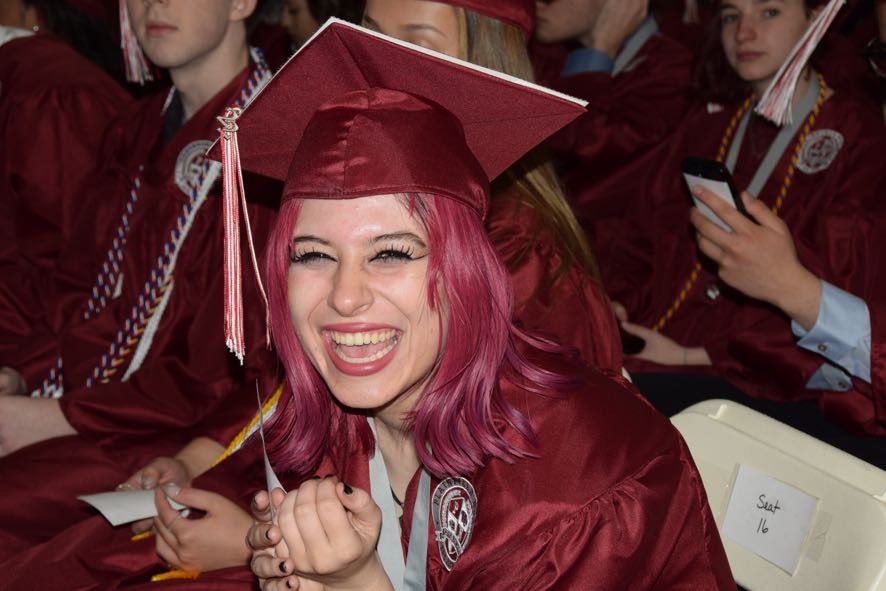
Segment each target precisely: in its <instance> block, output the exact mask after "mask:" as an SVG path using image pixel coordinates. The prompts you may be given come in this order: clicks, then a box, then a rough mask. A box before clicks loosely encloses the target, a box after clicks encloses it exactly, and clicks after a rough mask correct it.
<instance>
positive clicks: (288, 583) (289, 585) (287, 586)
mask: <svg viewBox="0 0 886 591" xmlns="http://www.w3.org/2000/svg"><path fill="white" fill-rule="evenodd" d="M286 588H287V589H292V581H290V580H288V579H287V581H286Z"/></svg>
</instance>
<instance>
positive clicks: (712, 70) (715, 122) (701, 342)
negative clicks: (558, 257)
mask: <svg viewBox="0 0 886 591" xmlns="http://www.w3.org/2000/svg"><path fill="white" fill-rule="evenodd" d="M819 8H820V6H819V3H818V2H813V1H803V0H786V1H782V2H779V1H775V0H765V1H761V2H758V1H751V0H724V1H722V2H721V3H720V4H719V13H720V26H719V40H718V43H717V46H716V51H714V52H713V53H711V54H710V55H709V56H708V57H706V58H705V59H704V61H703V63H702V64H701V69H700V76H701V78H702V79H704V80H706V81H705V83H704V84H700V86H699V88H700V89H704V90H705V94H704V95H700V97H701V96H703V97H704V98H708V99H710V100H709V101H707V102H700V104H698V105H697V107H696V108H695V109H694V110H693V111H692V112H691V113H690V115H689V116H688V117H687V118H686V120H685V121H684V122H683V124H682V125H681V127H680V129H679V130H678V132H677V133H676V134H675V136H674V138H673V139H672V140H671V141H670V142H668V143H667V144H665V145H663V146H662V147H660V148H659V149H658V150H656V152H654V153H652V154H651V155H650V156H649V157H647V158H645V159H643V160H642V161H639V162H637V163H635V165H634V166H633V167H632V168H631V169H629V170H628V171H626V172H625V173H624V174H617V175H614V176H613V177H612V178H610V179H608V180H607V181H606V184H605V186H603V187H601V190H613V191H620V192H621V193H622V194H623V195H624V196H625V198H626V199H628V198H635V197H636V199H635V200H634V203H635V204H636V207H635V208H634V210H633V211H632V212H631V221H630V223H629V224H628V226H627V227H626V229H625V232H624V234H623V236H622V238H621V239H620V240H619V243H618V244H617V245H616V247H615V248H614V252H613V253H612V254H611V256H610V257H607V258H606V259H605V260H604V263H605V265H604V267H603V273H604V284H605V285H606V286H607V289H608V291H609V293H610V296H611V297H612V299H613V301H616V302H618V303H619V304H618V305H617V306H616V307H617V311H618V313H619V315H620V318H621V319H622V321H623V322H622V326H623V328H624V329H625V330H626V331H628V332H630V333H632V334H635V335H637V336H639V337H641V338H643V339H645V341H646V346H645V348H644V349H643V350H642V351H641V352H640V353H639V354H638V355H636V356H633V357H629V358H628V360H627V361H626V366H627V368H628V370H629V371H631V373H632V375H633V376H634V378H635V380H636V383H637V384H638V385H639V386H640V389H641V390H642V391H644V393H646V394H647V396H648V397H649V398H650V399H651V400H652V401H653V402H654V403H655V404H656V405H657V406H659V408H660V409H661V410H663V411H664V412H667V413H673V412H677V411H679V410H681V409H682V408H684V407H685V406H688V405H689V404H691V403H693V402H694V401H697V400H700V399H705V398H713V397H717V396H725V397H733V398H741V397H745V398H747V400H749V401H750V402H751V403H752V404H753V403H754V401H755V400H768V401H775V402H779V403H780V402H788V401H791V402H800V401H806V402H803V403H801V404H799V405H790V406H785V405H781V404H769V403H767V404H766V405H765V406H766V407H767V409H769V408H776V409H782V410H783V411H784V416H779V418H781V419H783V420H784V419H790V416H791V415H796V414H797V412H798V411H797V409H798V408H800V407H804V408H811V410H810V412H809V414H810V415H812V416H814V417H815V420H818V418H819V417H821V415H822V414H824V415H826V416H827V417H828V418H829V419H830V420H831V421H833V422H834V423H836V424H837V425H839V427H835V426H834V425H833V424H832V423H831V422H829V421H826V420H821V421H820V424H817V425H816V427H814V428H809V426H808V424H807V425H803V424H800V423H796V422H795V423H794V424H795V425H796V426H799V427H801V428H804V429H806V430H807V431H809V432H811V433H813V434H814V435H816V436H819V437H821V438H823V439H828V437H830V435H834V436H835V438H836V439H839V438H840V437H842V435H843V433H844V432H849V433H850V434H861V435H886V413H884V411H883V406H884V405H883V401H882V400H880V398H881V397H882V393H879V394H878V393H877V390H876V388H873V389H871V388H866V387H865V386H864V381H863V380H856V381H854V382H852V383H851V384H850V387H849V388H848V389H845V390H840V389H835V388H834V387H833V386H830V385H827V384H821V385H819V386H818V387H815V388H813V387H811V386H810V380H811V379H812V377H813V375H815V374H816V372H818V371H819V369H820V368H821V365H822V360H821V357H820V356H819V355H817V354H814V353H812V352H809V351H807V350H805V349H802V348H801V347H797V346H796V338H795V336H794V334H793V332H792V330H791V319H790V318H789V316H788V315H787V314H785V313H784V312H782V311H779V310H778V309H776V308H775V307H773V306H772V305H770V304H767V303H766V302H765V301H763V300H761V299H757V298H756V297H749V295H748V294H744V293H741V292H740V291H738V290H736V289H734V288H733V287H731V286H730V285H729V282H728V281H723V280H722V279H720V277H718V274H717V273H718V265H717V264H716V262H715V261H713V260H711V259H710V258H709V257H708V256H707V255H706V253H705V252H704V250H703V249H700V248H699V246H698V244H697V243H696V240H695V232H694V231H693V228H692V226H691V225H690V219H689V217H690V210H691V207H690V204H691V201H690V200H689V198H688V195H687V191H686V188H685V185H684V181H683V178H682V175H681V163H682V161H683V159H685V158H686V157H687V156H696V157H703V158H708V159H713V160H717V161H719V162H721V163H723V164H724V165H725V166H726V168H727V169H729V170H730V171H731V173H732V176H733V177H734V181H735V186H736V187H737V188H738V189H739V190H742V191H744V190H747V191H748V192H749V193H750V194H753V195H756V196H757V198H758V200H759V204H758V206H765V207H766V208H767V209H769V210H772V211H774V212H776V213H777V214H778V216H779V217H780V218H781V219H782V220H783V222H784V224H785V227H786V228H788V230H789V233H790V237H791V239H792V240H793V241H794V243H795V244H796V252H797V258H798V260H799V261H800V262H801V263H802V265H803V266H804V267H805V268H807V269H809V270H810V271H811V272H812V273H814V274H815V275H816V276H817V277H820V278H822V279H824V280H826V281H827V282H829V283H830V284H831V285H834V286H836V287H838V288H840V289H843V290H844V291H848V292H852V293H865V294H866V296H865V298H866V299H869V298H870V299H869V301H872V300H876V298H877V297H879V294H882V290H883V289H884V288H886V285H880V284H879V283H878V281H877V274H876V269H875V267H874V266H873V265H871V262H872V258H873V257H874V256H875V255H874V253H878V252H880V251H881V250H882V249H883V246H884V245H883V244H881V239H880V238H879V235H880V234H881V233H880V232H878V231H877V228H878V227H882V226H881V225H880V224H881V223H882V222H881V220H882V213H883V212H884V204H883V200H882V193H881V192H880V191H878V188H879V187H882V186H883V184H882V183H883V167H882V166H881V163H880V162H879V160H878V158H877V155H878V154H882V153H884V152H883V151H884V149H886V137H884V133H883V125H882V122H881V121H880V120H879V119H878V118H877V117H876V114H875V113H872V112H871V110H870V109H869V108H866V106H865V101H866V100H869V99H867V98H866V97H855V96H854V95H853V94H852V92H851V91H850V90H848V89H847V90H844V89H839V90H835V89H834V88H832V87H831V86H829V85H828V83H827V80H826V79H825V78H824V77H823V76H821V75H820V74H819V73H818V72H817V71H816V70H815V69H814V67H813V66H812V65H806V67H805V69H804V71H803V73H802V75H801V76H800V79H799V83H798V85H797V88H796V92H795V94H794V97H793V102H792V115H793V119H792V120H793V123H792V124H790V125H786V126H784V127H781V128H779V127H777V126H775V125H773V124H771V123H769V122H768V121H766V120H764V119H763V118H761V117H758V116H756V115H754V114H753V109H754V106H755V104H756V101H757V98H758V97H759V96H761V95H762V94H763V93H764V91H765V90H766V89H767V88H768V86H769V84H770V82H771V81H772V79H773V78H774V77H775V75H776V73H777V72H778V70H779V68H780V67H781V65H782V63H783V62H784V61H785V60H786V59H787V58H788V56H789V54H790V52H791V50H792V48H793V47H794V46H795V45H796V43H797V42H798V40H799V39H800V38H801V37H802V35H803V33H804V31H805V30H806V28H807V27H808V26H809V24H810V23H811V21H812V19H813V18H814V16H815V15H816V10H817V9H819ZM700 92H701V90H700ZM634 179H636V180H634ZM632 180H633V182H632ZM638 182H640V183H642V184H641V185H640V186H638ZM755 207H756V206H755ZM751 213H753V211H751ZM761 247H762V246H761ZM777 254H778V253H777V252H776V251H773V250H767V251H766V254H765V256H766V257H767V258H769V259H774V258H775V257H776V255H777ZM751 295H753V294H751ZM813 323H814V321H813ZM848 381H849V380H847V382H848ZM760 404H761V405H762V403H760ZM773 412H775V411H773ZM770 414H773V413H772V412H770ZM810 420H813V419H810ZM819 427H820V429H819ZM832 431H833V432H832ZM850 437H852V436H851V435H850ZM836 439H834V440H832V443H836V444H839V445H843V444H841V443H839V442H837V441H836ZM851 446H854V443H851V444H846V445H845V446H844V448H847V447H851ZM860 446H861V448H864V447H865V446H864V444H863V443H861V444H860ZM852 451H853V453H857V454H859V455H864V454H865V451H864V449H856V448H855V447H852Z"/></svg>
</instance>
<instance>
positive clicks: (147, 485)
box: [142, 476, 154, 490]
mask: <svg viewBox="0 0 886 591" xmlns="http://www.w3.org/2000/svg"><path fill="white" fill-rule="evenodd" d="M152 488H154V479H153V478H150V477H147V476H146V477H144V478H142V490H151V489H152Z"/></svg>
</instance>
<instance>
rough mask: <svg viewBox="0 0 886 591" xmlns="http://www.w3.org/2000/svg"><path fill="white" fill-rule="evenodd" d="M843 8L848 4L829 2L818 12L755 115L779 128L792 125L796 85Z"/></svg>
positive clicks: (840, 1) (771, 84)
mask: <svg viewBox="0 0 886 591" xmlns="http://www.w3.org/2000/svg"><path fill="white" fill-rule="evenodd" d="M844 4H846V0H830V1H829V2H828V3H827V5H826V6H825V7H824V8H822V9H821V10H820V11H819V13H818V15H817V16H816V17H815V20H813V21H812V23H811V24H810V25H809V28H808V29H806V32H805V33H804V34H803V37H801V38H800V41H798V42H797V45H796V46H795V47H794V49H793V50H792V51H791V53H790V55H788V58H787V59H786V60H785V62H784V63H783V64H782V65H781V68H779V70H778V72H777V73H776V74H775V77H774V78H773V79H772V82H771V83H770V84H769V88H767V89H766V92H764V93H763V96H762V97H760V102H759V103H758V104H757V107H756V109H754V110H755V112H756V113H758V114H759V115H762V116H763V117H766V118H767V119H769V120H770V121H772V122H773V123H775V124H776V125H779V126H781V125H784V124H785V123H788V124H790V123H791V122H792V120H791V110H792V109H791V105H792V103H793V100H794V91H796V89H797V81H798V80H799V79H800V76H801V75H802V73H803V68H805V67H806V63H807V62H808V61H809V58H810V57H811V56H812V52H814V51H815V48H816V47H817V46H818V44H819V42H820V41H821V40H822V38H823V37H824V36H825V33H827V31H828V28H829V27H830V26H831V23H832V22H834V18H836V16H837V13H838V12H839V11H840V9H841V8H842V7H843V5H844Z"/></svg>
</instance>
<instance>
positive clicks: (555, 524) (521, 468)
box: [4, 359, 735, 590]
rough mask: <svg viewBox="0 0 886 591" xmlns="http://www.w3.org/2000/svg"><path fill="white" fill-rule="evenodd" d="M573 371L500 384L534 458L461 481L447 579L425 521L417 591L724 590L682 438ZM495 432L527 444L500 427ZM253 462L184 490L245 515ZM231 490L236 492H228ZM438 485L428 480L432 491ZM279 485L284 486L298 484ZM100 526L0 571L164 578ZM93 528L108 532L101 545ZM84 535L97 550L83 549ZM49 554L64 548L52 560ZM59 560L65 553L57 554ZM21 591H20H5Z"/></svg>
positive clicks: (359, 471)
mask: <svg viewBox="0 0 886 591" xmlns="http://www.w3.org/2000/svg"><path fill="white" fill-rule="evenodd" d="M536 361H539V360H538V359H536ZM540 361H541V363H542V366H543V367H545V368H547V369H551V370H554V371H560V370H562V368H563V365H562V362H559V361H557V362H554V361H552V360H551V359H541V360H540ZM584 371H585V374H584V375H583V387H582V388H580V389H579V390H576V391H574V392H571V393H569V394H566V395H563V394H562V393H551V394H550V395H539V394H535V393H529V392H527V391H526V390H524V389H522V388H521V387H519V386H516V385H515V384H513V383H512V382H511V381H509V380H508V379H504V380H503V383H502V385H503V389H504V391H505V393H506V396H507V398H508V400H509V401H510V402H511V404H513V405H515V407H516V408H517V409H518V410H519V411H520V412H521V413H523V415H524V416H525V417H527V418H528V419H529V422H530V424H531V426H532V428H533V430H534V431H535V433H536V434H537V436H538V441H539V447H538V448H536V449H535V453H536V454H537V455H538V457H537V458H531V459H524V460H518V461H516V462H515V463H513V464H510V465H509V464H505V463H503V462H500V461H497V460H490V461H489V462H488V464H487V465H486V466H485V467H483V468H481V469H480V470H478V471H477V472H476V473H474V474H471V475H467V479H468V480H469V481H470V482H471V484H472V485H473V487H474V489H475V491H476V495H477V507H476V515H477V519H476V521H475V523H474V528H473V534H472V537H471V541H470V543H469V544H468V546H467V550H466V552H465V553H464V554H463V555H462V556H461V557H460V558H459V559H458V560H457V561H456V563H455V566H454V568H453V569H452V571H451V572H449V571H447V570H446V569H445V568H444V566H443V564H442V561H441V558H440V552H439V550H438V548H437V542H436V540H435V538H434V528H433V525H430V526H429V532H428V540H427V569H428V570H427V588H428V589H431V590H433V589H453V590H462V589H530V588H531V589H567V588H568V589H573V588H574V589H579V588H581V589H599V590H604V589H612V590H616V589H618V590H621V589H628V588H630V589H674V588H687V589H734V588H735V583H734V581H733V579H732V575H731V573H730V570H729V565H728V563H727V560H726V555H725V553H724V551H723V546H722V543H721V541H720V537H719V534H718V532H717V530H716V525H715V522H714V519H713V516H712V515H711V512H710V509H709V507H708V504H707V498H706V495H705V492H704V489H703V487H702V483H701V479H700V477H699V475H698V472H697V471H696V468H695V465H694V463H693V461H692V458H691V457H690V455H689V452H688V451H687V449H686V447H685V444H684V443H683V441H682V439H681V438H680V437H679V435H678V434H677V432H676V431H675V430H674V428H673V427H672V426H671V425H670V424H669V423H668V421H667V420H666V419H665V418H664V417H662V416H661V415H659V414H658V413H656V412H655V411H653V410H652V409H651V408H650V407H649V405H648V404H646V403H645V402H644V401H642V400H641V399H640V398H639V397H638V396H637V395H636V394H635V393H634V392H633V391H632V388H631V387H630V386H629V385H627V383H626V382H624V381H623V380H621V379H620V378H610V377H607V376H604V375H602V374H600V373H599V372H597V371H596V370H584ZM284 395H288V394H286V393H284ZM506 437H507V438H508V439H509V440H510V441H512V442H514V443H515V444H517V445H520V446H524V447H525V445H526V443H525V441H524V440H523V439H522V438H521V437H520V436H519V435H518V434H517V433H516V432H514V431H512V430H510V429H507V430H506ZM367 451H368V450H344V449H341V448H340V447H336V446H333V450H332V451H331V452H330V455H329V456H327V457H325V458H324V460H323V461H322V462H321V465H320V466H319V467H318V469H317V470H316V474H318V475H320V476H323V475H326V474H335V475H336V476H338V477H339V478H340V479H342V480H344V481H345V482H348V483H349V484H351V485H352V486H357V487H360V488H363V489H364V490H369V488H370V486H369V467H368V455H367ZM241 454H243V455H241ZM256 454H257V446H251V447H248V448H246V449H244V450H242V451H241V452H238V454H236V455H235V456H234V457H233V458H232V459H230V460H226V461H225V462H224V463H222V464H220V465H219V466H217V467H216V468H214V469H213V470H211V471H210V472H207V473H206V474H205V475H204V476H203V477H201V479H198V481H197V482H196V483H195V485H200V486H201V487H204V488H210V489H212V490H217V491H227V492H226V494H227V496H228V497H229V498H233V499H238V500H239V502H240V504H241V505H242V506H244V507H246V505H247V504H248V502H249V499H250V495H251V494H252V492H254V489H252V488H250V486H251V487H255V488H262V487H263V482H264V480H263V475H260V474H257V473H256V472H255V470H254V469H252V470H248V469H245V468H244V467H243V466H248V465H249V464H248V462H246V460H247V459H248V458H249V457H253V458H254V457H255V456H256ZM238 456H239V457H238ZM259 457H260V456H259ZM252 465H253V466H255V465H257V462H253V463H252ZM244 470H245V471H246V472H247V476H248V478H244V476H243V474H244ZM250 479H251V480H250ZM286 480H287V479H286V478H285V477H284V482H285V481H286ZM418 480H419V478H418V473H417V474H416V476H415V477H414V478H413V479H412V482H410V484H409V486H408V489H407V493H406V499H405V510H404V518H403V522H402V528H401V529H402V532H405V533H404V534H403V536H402V538H401V542H402V544H403V552H404V554H406V553H407V550H408V537H409V532H410V531H411V522H412V510H413V507H414V504H415V498H416V494H417V489H418ZM232 482H235V483H237V484H238V485H240V486H241V487H243V488H242V490H240V491H236V489H232V488H231V484H232ZM438 483H439V481H438V479H436V478H432V481H431V490H432V491H433V490H434V488H435V487H436V486H437V484H438ZM287 485H288V488H289V489H290V490H293V489H295V488H296V487H297V485H298V481H290V482H288V483H287ZM247 490H249V491H250V492H247ZM100 519H101V518H94V519H93V520H91V523H84V524H81V525H80V526H78V529H76V530H72V531H69V532H64V533H63V534H61V535H60V536H59V537H58V538H57V539H56V540H53V542H52V543H50V544H47V545H45V546H44V547H42V548H39V547H38V548H36V549H30V550H28V551H26V552H24V553H23V554H21V555H20V556H17V557H16V559H15V560H10V561H8V562H7V564H6V565H4V568H6V566H7V565H8V567H9V569H10V572H11V573H12V574H11V575H10V576H9V577H8V580H9V581H11V582H13V583H17V582H18V581H22V582H23V583H22V584H23V585H24V584H27V583H31V582H33V581H34V580H38V581H42V582H45V583H47V584H49V583H52V582H53V581H57V580H59V579H56V578H54V575H53V574H52V573H51V572H47V571H46V569H45V564H46V561H47V560H51V558H52V557H53V556H54V557H55V558H56V559H57V560H58V562H57V564H56V565H55V571H56V572H58V573H59V574H61V575H63V576H64V577H65V579H64V580H66V581H72V582H76V583H78V584H83V588H86V589H88V588H92V587H90V586H89V584H93V585H94V586H95V587H94V588H109V587H112V588H117V587H116V586H115V585H111V583H110V582H111V581H113V582H114V583H115V584H116V583H117V582H118V581H120V580H123V579H126V580H127V582H128V583H138V582H139V581H144V580H145V579H146V577H147V575H148V574H150V573H153V572H158V570H162V566H161V565H159V564H158V560H157V558H156V557H153V558H152V556H151V555H152V553H153V542H148V541H146V542H139V543H137V544H141V546H139V545H137V544H136V543H130V542H128V541H127V540H126V537H127V535H128V534H127V532H126V531H117V532H116V533H113V534H112V535H110V534H109V529H110V528H109V527H108V526H107V525H105V524H104V523H102V522H101V521H98V520H100ZM102 531H104V532H106V534H105V535H107V536H108V537H107V538H106V539H105V540H102V539H101V532H102ZM78 536H79V538H78ZM84 539H85V540H92V541H94V542H95V543H96V545H92V544H83V543H82V542H83V540H84ZM109 542H110V543H109ZM53 548H61V552H60V553H56V554H52V549H53ZM75 548H78V549H77V550H73V549H75ZM69 551H70V552H71V554H72V555H66V554H65V553H66V552H69ZM515 565H519V568H515ZM130 567H132V568H131V570H126V569H127V568H130ZM127 573H129V574H128V575H127ZM250 575H251V574H250V573H249V571H248V569H247V568H246V567H243V568H232V569H223V570H219V571H213V572H208V573H203V574H202V575H201V576H200V578H199V579H198V582H197V583H194V582H190V581H173V582H167V583H155V584H153V585H152V586H151V587H150V588H157V589H169V588H175V589H177V588H192V586H194V585H195V584H196V585H203V586H204V587H206V588H209V587H212V588H216V587H214V586H213V585H217V588H220V589H241V588H242V589H250V588H252V587H251V585H253V584H254V583H253V579H252V578H251V576H250ZM32 577H36V579H35V578H32ZM127 577H128V579H127ZM102 585H105V586H104V587H103V586H102ZM122 586H123V587H125V588H130V587H129V586H127V585H122ZM189 586H190V587H189ZM18 588H22V589H24V588H25V587H24V586H22V587H16V586H15V585H13V587H11V589H18ZM77 588H80V587H77ZM133 588H141V587H139V586H138V585H137V584H136V585H135V586H134V587H133Z"/></svg>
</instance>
